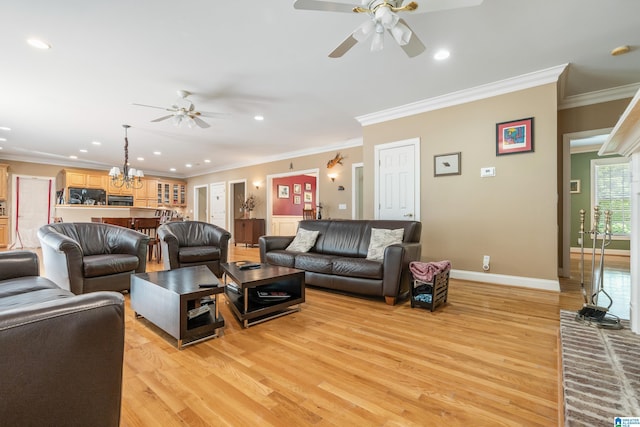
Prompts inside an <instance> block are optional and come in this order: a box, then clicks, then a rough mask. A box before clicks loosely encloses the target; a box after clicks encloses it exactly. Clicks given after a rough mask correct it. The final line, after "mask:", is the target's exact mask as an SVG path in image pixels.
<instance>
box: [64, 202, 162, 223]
mask: <svg viewBox="0 0 640 427" xmlns="http://www.w3.org/2000/svg"><path fill="white" fill-rule="evenodd" d="M158 210H164V209H162V208H139V207H134V206H107V205H56V208H55V217H57V218H62V220H63V221H64V222H91V218H92V217H102V216H106V217H112V218H127V217H145V218H146V217H154V216H156V211H158Z"/></svg>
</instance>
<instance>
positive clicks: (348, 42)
mask: <svg viewBox="0 0 640 427" xmlns="http://www.w3.org/2000/svg"><path fill="white" fill-rule="evenodd" d="M356 44H358V40H356V39H355V38H354V37H353V34H349V37H347V38H346V39H344V41H343V42H342V43H340V44H339V45H338V47H337V48H335V49H334V50H333V52H331V53H330V54H329V58H340V57H341V56H342V55H344V54H345V53H347V52H348V51H349V49H351V48H352V47H354V46H355V45H356Z"/></svg>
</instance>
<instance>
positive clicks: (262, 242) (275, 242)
mask: <svg viewBox="0 0 640 427" xmlns="http://www.w3.org/2000/svg"><path fill="white" fill-rule="evenodd" d="M294 238H295V236H260V238H259V239H258V245H259V246H260V262H266V261H265V260H266V259H267V252H270V251H276V250H284V249H286V248H287V246H289V244H290V243H291V242H293V239H294Z"/></svg>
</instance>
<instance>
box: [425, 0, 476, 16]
mask: <svg viewBox="0 0 640 427" xmlns="http://www.w3.org/2000/svg"><path fill="white" fill-rule="evenodd" d="M483 1H484V0H429V1H423V2H421V3H420V7H419V8H418V9H417V10H416V11H415V12H414V13H425V12H436V11H438V10H447V9H459V8H461V7H473V6H480V5H481V4H482V2H483Z"/></svg>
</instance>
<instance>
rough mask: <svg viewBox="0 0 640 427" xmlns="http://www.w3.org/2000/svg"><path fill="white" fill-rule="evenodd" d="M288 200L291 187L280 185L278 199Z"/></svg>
mask: <svg viewBox="0 0 640 427" xmlns="http://www.w3.org/2000/svg"><path fill="white" fill-rule="evenodd" d="M288 198H289V186H288V185H278V199H288Z"/></svg>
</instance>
